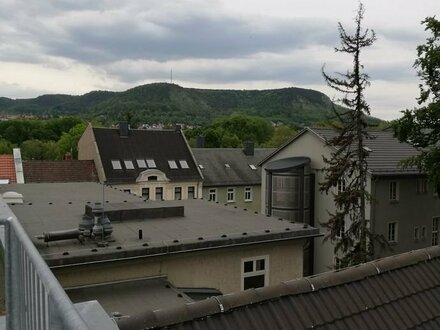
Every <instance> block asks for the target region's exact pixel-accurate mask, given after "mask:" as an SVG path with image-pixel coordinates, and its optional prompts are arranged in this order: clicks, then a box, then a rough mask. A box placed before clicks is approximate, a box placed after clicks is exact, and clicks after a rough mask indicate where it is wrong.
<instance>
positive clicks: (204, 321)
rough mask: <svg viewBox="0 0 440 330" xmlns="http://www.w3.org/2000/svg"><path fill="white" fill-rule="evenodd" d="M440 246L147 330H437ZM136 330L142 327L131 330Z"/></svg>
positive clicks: (154, 314) (155, 321) (211, 307)
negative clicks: (163, 329) (165, 329)
mask: <svg viewBox="0 0 440 330" xmlns="http://www.w3.org/2000/svg"><path fill="white" fill-rule="evenodd" d="M439 270H440V246H435V247H430V248H427V249H422V250H417V251H412V252H408V253H404V254H401V255H396V256H392V257H388V258H384V259H379V260H376V261H373V262H370V263H366V264H362V265H359V266H355V267H350V268H346V269H343V270H340V271H332V272H328V273H323V274H320V275H315V276H312V277H308V278H303V279H299V280H292V281H287V282H283V283H280V284H278V285H275V286H270V287H265V288H259V289H250V290H246V291H241V292H237V293H234V294H229V295H224V296H217V297H214V298H209V299H206V300H205V301H202V302H195V303H192V304H187V305H185V306H184V307H180V308H174V309H173V308H170V309H164V310H156V311H149V312H147V313H144V314H143V315H142V316H139V317H138V318H134V319H132V320H120V321H118V326H119V327H120V329H128V327H124V325H129V324H130V325H133V324H136V322H139V321H140V318H141V317H143V319H142V322H143V323H142V325H143V326H144V327H145V328H149V329H150V328H164V327H166V328H167V329H171V328H174V329H208V330H209V329H225V328H227V329H245V328H257V329H273V328H276V329H410V328H411V329H415V328H424V329H438V328H440V314H439V311H440V276H439ZM132 329H135V327H132Z"/></svg>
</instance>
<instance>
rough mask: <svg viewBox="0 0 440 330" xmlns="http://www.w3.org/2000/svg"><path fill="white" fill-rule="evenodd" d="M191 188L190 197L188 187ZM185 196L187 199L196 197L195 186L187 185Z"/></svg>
mask: <svg viewBox="0 0 440 330" xmlns="http://www.w3.org/2000/svg"><path fill="white" fill-rule="evenodd" d="M191 188H192V197H191V192H190V189H191ZM187 198H188V199H196V198H197V196H196V187H195V186H188V188H187Z"/></svg>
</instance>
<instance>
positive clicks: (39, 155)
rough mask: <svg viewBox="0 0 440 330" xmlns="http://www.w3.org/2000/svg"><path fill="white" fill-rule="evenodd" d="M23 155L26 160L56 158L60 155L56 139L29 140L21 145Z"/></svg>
mask: <svg viewBox="0 0 440 330" xmlns="http://www.w3.org/2000/svg"><path fill="white" fill-rule="evenodd" d="M20 149H21V155H22V157H23V159H25V160H32V159H33V160H54V159H56V157H57V155H58V150H57V144H56V143H55V142H54V141H49V142H43V141H40V140H36V139H33V140H27V141H24V142H23V143H22V144H21V145H20Z"/></svg>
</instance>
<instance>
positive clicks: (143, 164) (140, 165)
mask: <svg viewBox="0 0 440 330" xmlns="http://www.w3.org/2000/svg"><path fill="white" fill-rule="evenodd" d="M136 162H137V164H138V167H139V168H147V163H145V160H143V159H136Z"/></svg>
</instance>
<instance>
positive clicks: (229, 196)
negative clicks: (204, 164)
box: [226, 188, 235, 202]
mask: <svg viewBox="0 0 440 330" xmlns="http://www.w3.org/2000/svg"><path fill="white" fill-rule="evenodd" d="M226 201H227V202H235V188H228V191H227V196H226Z"/></svg>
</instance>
